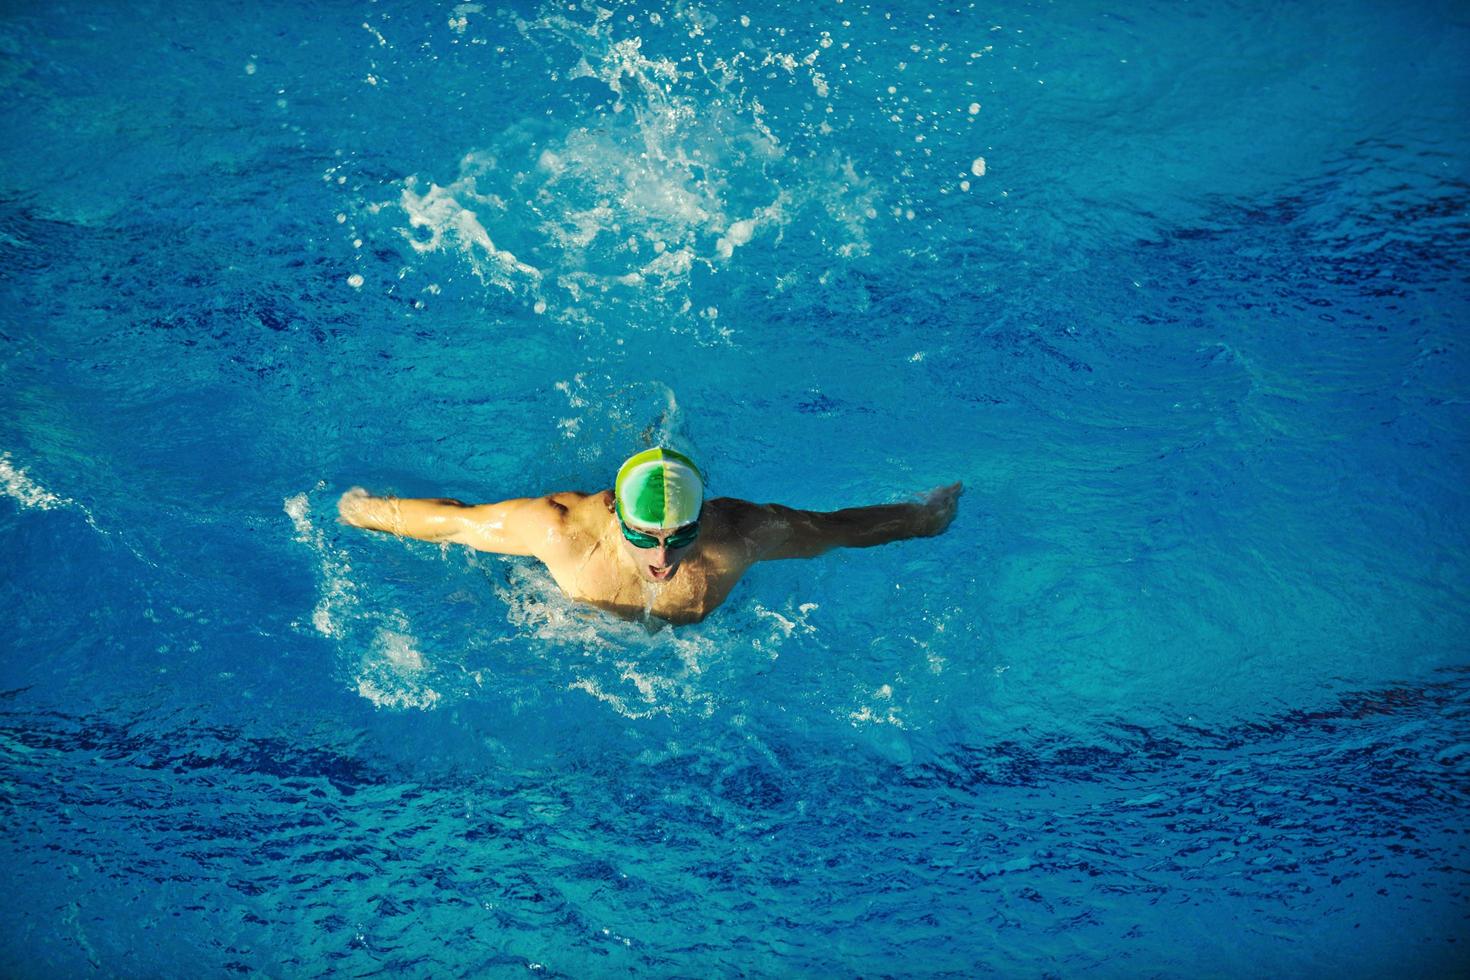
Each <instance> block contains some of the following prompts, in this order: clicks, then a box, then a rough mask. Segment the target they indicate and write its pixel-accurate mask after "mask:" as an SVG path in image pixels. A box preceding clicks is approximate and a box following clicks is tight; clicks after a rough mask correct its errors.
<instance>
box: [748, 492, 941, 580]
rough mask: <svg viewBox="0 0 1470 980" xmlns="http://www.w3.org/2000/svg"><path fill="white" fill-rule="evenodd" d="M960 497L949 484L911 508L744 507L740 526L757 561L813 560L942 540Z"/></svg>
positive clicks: (887, 505)
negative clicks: (939, 537)
mask: <svg viewBox="0 0 1470 980" xmlns="http://www.w3.org/2000/svg"><path fill="white" fill-rule="evenodd" d="M963 491H964V486H963V484H960V483H954V484H950V485H949V486H947V487H940V488H938V489H936V490H932V491H930V492H929V493H928V494H927V495H926V496H925V497H924V499H923V500H921V501H918V502H916V503H905V504H879V505H877V506H874V507H849V508H846V509H844V510H835V511H825V512H824V511H812V510H797V509H795V508H792V507H783V506H782V505H780V504H765V505H756V504H748V505H746V507H747V508H749V509H748V510H747V511H746V513H745V514H744V515H743V518H744V520H743V521H742V523H743V524H744V525H745V527H746V532H745V533H746V537H747V539H748V540H749V541H750V542H751V543H752V544H753V546H754V550H755V555H754V557H755V560H757V561H774V560H780V559H784V558H815V557H816V556H817V555H820V554H824V553H825V552H828V551H830V550H832V549H833V548H871V547H873V546H875V545H880V544H888V543H889V542H891V541H903V540H905V539H907V538H920V537H933V536H935V535H938V534H943V533H944V531H945V529H946V528H948V527H949V525H950V522H952V521H953V520H954V517H955V511H956V510H957V509H958V507H959V497H960V494H961V493H962V492H963Z"/></svg>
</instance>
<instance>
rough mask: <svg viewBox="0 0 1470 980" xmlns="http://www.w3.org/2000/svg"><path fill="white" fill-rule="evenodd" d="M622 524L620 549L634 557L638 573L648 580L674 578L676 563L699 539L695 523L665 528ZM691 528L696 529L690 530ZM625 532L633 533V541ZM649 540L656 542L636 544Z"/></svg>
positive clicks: (662, 580)
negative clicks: (644, 546)
mask: <svg viewBox="0 0 1470 980" xmlns="http://www.w3.org/2000/svg"><path fill="white" fill-rule="evenodd" d="M623 527H624V528H625V530H624V531H623V533H622V534H621V535H620V536H619V537H620V538H621V539H622V542H623V550H624V551H625V552H627V554H628V556H629V557H630V558H631V559H632V560H633V564H634V565H635V566H636V567H637V568H638V574H639V575H641V576H642V577H643V579H644V580H645V581H648V582H667V581H668V580H669V579H671V578H673V577H674V572H675V571H677V570H678V568H679V562H681V561H683V560H684V558H685V557H686V556H687V555H688V554H689V552H690V551H692V550H693V549H694V545H695V542H696V541H697V540H698V538H697V534H698V531H697V527H698V525H697V524H695V525H686V526H685V527H675V528H667V529H664V528H648V527H640V526H638V525H637V524H625V525H623ZM691 529H696V530H694V532H693V533H691ZM628 532H632V537H633V538H634V539H635V540H629V534H628ZM635 541H636V543H635ZM649 542H657V543H655V544H653V545H652V546H651V547H647V548H641V547H639V545H640V544H645V543H649Z"/></svg>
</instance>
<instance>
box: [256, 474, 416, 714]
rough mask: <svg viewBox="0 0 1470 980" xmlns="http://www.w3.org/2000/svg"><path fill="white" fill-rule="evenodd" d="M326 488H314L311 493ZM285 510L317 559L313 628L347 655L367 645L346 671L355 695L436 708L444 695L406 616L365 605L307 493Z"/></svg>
mask: <svg viewBox="0 0 1470 980" xmlns="http://www.w3.org/2000/svg"><path fill="white" fill-rule="evenodd" d="M324 488H325V485H324V484H318V485H317V487H316V489H315V491H313V492H319V491H321V490H323V489H324ZM349 492H352V491H349ZM356 492H361V491H356ZM283 509H284V510H285V512H286V515H287V516H288V517H290V518H291V525H292V527H293V528H294V529H295V531H296V540H297V541H298V542H300V543H302V544H304V545H306V546H307V547H308V548H309V549H310V550H311V551H312V553H313V554H315V556H316V559H317V565H318V574H319V578H320V583H319V597H318V599H317V604H316V608H315V609H313V610H312V614H311V625H312V628H313V629H315V630H316V631H317V632H318V633H320V634H321V635H322V636H325V637H327V638H328V639H331V640H334V641H336V643H337V644H338V647H339V649H340V650H342V652H343V653H344V654H347V655H349V656H351V655H353V654H355V653H356V651H357V650H359V649H362V648H363V647H364V646H365V647H366V652H364V653H363V654H362V655H361V657H360V658H359V659H358V661H357V663H356V664H355V665H354V666H353V667H351V668H350V670H351V672H352V678H351V680H352V683H353V685H354V686H355V687H356V689H357V693H358V694H360V695H361V696H362V697H364V698H367V699H368V700H369V701H371V702H372V703H373V704H374V705H376V706H377V707H379V708H387V709H391V710H399V711H401V710H407V709H411V708H412V709H418V710H421V711H427V710H431V709H433V708H435V707H437V706H438V705H439V704H440V703H441V702H442V701H443V696H442V695H441V694H440V692H439V691H437V690H435V689H434V688H433V687H432V686H430V680H431V679H432V678H433V676H434V671H433V670H432V668H431V666H430V665H429V663H428V661H427V660H426V659H425V658H424V655H423V654H422V653H421V652H420V651H419V641H418V639H417V638H416V637H415V636H414V635H413V631H412V627H411V625H410V624H409V621H408V617H407V616H405V615H404V614H403V612H402V611H401V610H397V609H392V610H389V611H387V612H381V611H377V610H373V609H365V608H364V607H363V606H364V604H363V602H362V600H361V598H360V597H359V595H358V590H357V587H356V585H355V584H354V583H353V581H352V577H351V575H352V564H351V562H350V561H349V560H348V558H347V555H346V553H345V552H343V551H341V550H340V549H337V548H334V547H332V545H331V544H330V543H329V542H328V540H327V536H326V534H325V533H324V532H323V531H322V530H321V528H319V527H317V526H316V524H315V523H314V522H313V521H312V518H311V502H310V499H309V498H308V496H307V494H305V493H298V494H296V495H295V496H294V497H288V498H286V500H285V501H284V502H283ZM368 631H371V632H370V633H369V632H368Z"/></svg>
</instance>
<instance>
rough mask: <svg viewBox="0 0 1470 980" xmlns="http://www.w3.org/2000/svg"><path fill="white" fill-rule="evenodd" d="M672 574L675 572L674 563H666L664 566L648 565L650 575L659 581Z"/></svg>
mask: <svg viewBox="0 0 1470 980" xmlns="http://www.w3.org/2000/svg"><path fill="white" fill-rule="evenodd" d="M672 574H674V566H672V565H666V566H663V567H659V566H658V565H649V566H648V577H649V578H651V579H655V580H657V581H659V582H662V581H664V580H665V579H667V578H668V577H669V576H670V575H672Z"/></svg>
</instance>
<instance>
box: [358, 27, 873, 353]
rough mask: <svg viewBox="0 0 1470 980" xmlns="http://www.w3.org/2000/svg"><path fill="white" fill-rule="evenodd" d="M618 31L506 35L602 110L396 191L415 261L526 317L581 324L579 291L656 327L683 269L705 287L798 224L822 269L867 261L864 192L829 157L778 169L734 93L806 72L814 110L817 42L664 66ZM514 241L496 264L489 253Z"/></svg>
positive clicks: (513, 139)
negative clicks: (649, 318) (496, 290)
mask: <svg viewBox="0 0 1470 980" xmlns="http://www.w3.org/2000/svg"><path fill="white" fill-rule="evenodd" d="M477 8H478V5H471V4H460V5H459V6H456V7H455V8H454V13H453V15H452V16H451V18H450V28H451V29H452V30H454V31H455V32H456V33H462V32H463V30H464V28H465V25H466V23H467V19H466V15H467V14H468V13H472V12H473V13H480V11H479V10H478V9H477ZM486 16H489V15H486ZM499 16H501V17H506V18H509V17H510V15H506V14H500V15H499ZM623 20H624V19H623V18H620V17H616V16H614V15H613V13H612V12H611V11H609V10H606V9H603V8H598V7H593V6H587V5H584V6H583V7H581V8H576V7H571V8H567V9H566V11H565V12H563V11H557V10H551V9H548V10H547V11H546V12H545V13H544V14H543V16H541V17H540V18H538V19H537V20H535V21H532V22H527V21H521V20H516V21H514V23H515V27H516V29H518V30H519V31H520V32H521V33H522V34H523V35H526V36H528V37H530V36H531V35H533V34H538V35H542V36H543V37H544V36H548V35H549V36H550V39H551V41H552V43H553V44H559V45H560V50H561V52H562V54H563V56H564V58H565V60H564V62H563V66H562V67H561V69H560V70H559V72H556V71H554V72H553V76H554V77H555V76H556V75H557V74H559V75H560V77H561V78H562V79H564V80H566V81H578V80H580V84H582V85H591V88H592V89H594V90H595V88H596V85H595V84H592V83H593V82H600V83H601V84H602V85H603V86H606V89H605V91H606V92H607V93H608V94H609V95H610V96H611V97H612V99H613V102H612V104H611V105H610V106H608V105H607V104H606V103H604V104H603V105H602V106H601V107H599V109H598V110H597V112H596V115H595V117H591V118H588V119H584V120H581V121H579V123H578V124H576V125H574V126H573V127H571V128H569V129H566V130H562V131H559V132H558V131H556V130H554V129H553V130H551V131H539V130H537V129H536V128H535V126H533V125H532V124H531V123H526V124H524V125H522V126H519V127H516V128H512V129H510V130H506V131H504V132H502V133H499V134H497V136H496V138H495V142H494V143H493V144H492V145H491V146H489V147H487V148H484V149H477V150H473V151H471V152H469V153H467V154H466V155H465V156H464V157H463V158H462V159H461V161H460V164H459V172H458V174H457V175H454V176H453V177H452V179H449V180H447V181H445V180H444V179H443V178H441V179H440V182H437V183H436V182H434V181H430V180H428V179H427V178H423V177H418V176H410V177H407V178H405V180H404V182H403V185H402V189H401V192H400V195H399V199H398V201H396V202H392V205H394V206H396V207H397V208H398V209H400V210H401V211H402V212H403V213H404V214H405V215H407V218H408V227H407V228H403V229H401V231H402V234H403V235H404V237H405V238H406V239H407V240H408V241H409V242H410V243H411V245H412V247H413V248H414V249H415V250H416V251H417V252H419V253H420V254H427V253H432V252H439V251H448V252H450V253H452V254H458V255H459V256H460V257H462V258H463V259H464V260H465V261H467V262H468V263H469V264H470V266H471V268H472V269H473V270H474V272H475V273H476V274H477V275H478V276H479V277H480V278H481V279H482V280H484V281H486V282H487V283H493V284H495V285H497V286H499V287H501V288H504V289H506V290H508V291H510V292H512V293H515V294H517V295H521V296H524V298H525V299H526V301H527V306H528V307H530V308H534V309H535V311H536V312H537V313H538V314H539V313H545V312H547V311H548V310H551V311H552V313H553V314H554V315H556V316H558V317H567V316H571V317H576V316H579V315H580V312H579V307H580V306H581V305H582V304H583V303H584V301H585V299H586V297H587V296H588V294H589V293H592V294H607V295H610V296H612V297H616V298H617V299H618V300H619V301H623V300H625V299H627V298H629V297H646V298H647V299H648V300H649V301H651V302H658V303H659V304H660V307H659V309H660V312H661V313H662V314H663V315H662V316H661V317H660V318H659V321H660V322H661V323H663V324H667V322H668V315H667V311H668V309H669V308H670V307H671V306H672V308H673V309H675V310H677V309H679V307H677V306H675V305H673V304H670V303H669V302H668V297H667V294H668V293H669V292H670V291H674V290H680V291H686V290H687V289H688V288H689V286H690V283H691V278H692V277H693V276H694V275H695V273H696V271H697V270H698V269H700V268H701V267H702V268H705V269H709V270H710V271H718V270H719V268H720V267H722V266H724V265H727V264H729V263H730V262H731V261H732V260H733V259H734V257H735V255H736V253H737V251H738V250H739V249H741V248H745V247H759V246H761V245H770V246H774V245H775V244H777V243H779V242H780V241H781V237H782V233H783V231H784V229H785V228H786V227H787V226H788V225H789V224H790V223H791V222H792V221H793V220H795V219H796V217H797V216H798V215H799V214H808V215H815V217H816V218H817V220H818V222H819V224H820V225H822V226H823V227H822V228H821V229H820V231H821V234H820V235H819V236H817V238H818V240H819V241H820V242H821V243H822V244H823V246H824V247H826V248H828V249H829V250H830V251H831V252H832V253H833V254H835V255H838V256H843V257H851V256H856V255H863V254H866V253H867V252H868V251H869V249H870V246H869V243H868V234H867V227H868V223H869V222H870V221H872V220H873V219H874V218H875V217H876V216H877V215H878V213H879V209H880V207H881V205H882V202H881V200H880V199H879V191H878V188H877V186H876V185H875V183H874V182H873V181H871V180H869V179H867V178H866V177H864V176H862V175H860V174H858V173H857V172H856V171H855V168H854V166H853V164H852V162H851V160H850V159H847V158H843V157H840V156H838V155H836V154H835V153H834V154H833V155H830V156H827V157H825V158H824V157H822V156H821V155H820V154H819V155H816V156H813V155H811V154H810V153H806V154H801V155H794V154H793V155H791V156H790V157H788V150H787V148H786V146H785V145H784V144H783V142H782V140H781V138H780V137H779V136H778V135H777V134H776V133H775V132H773V130H772V128H771V125H770V124H769V122H768V120H767V113H766V110H765V108H764V107H763V106H762V105H761V104H760V102H759V101H758V100H757V99H754V98H752V97H750V96H748V95H747V94H746V86H745V85H744V84H742V83H743V79H744V76H743V74H742V72H743V71H760V70H763V69H764V68H766V67H768V66H769V67H774V68H777V69H778V70H783V71H786V72H791V73H810V76H811V83H812V86H813V87H814V89H815V90H816V92H817V94H818V95H819V96H820V97H821V98H824V99H825V98H826V97H827V96H828V94H829V93H830V89H831V87H832V84H831V83H829V81H828V79H827V77H826V76H824V75H823V74H822V73H821V72H820V71H819V70H818V61H819V58H820V57H821V53H822V51H823V50H824V49H825V48H826V47H828V46H830V38H828V39H827V40H828V42H829V43H828V44H823V45H820V46H819V47H817V48H814V49H813V50H811V51H810V52H795V53H775V54H768V55H767V56H766V61H765V62H764V63H762V62H760V61H757V60H753V59H752V57H751V56H750V55H749V53H748V52H745V51H744V50H740V49H736V50H732V51H729V52H725V53H724V54H721V53H719V52H717V51H706V52H702V53H701V54H700V55H699V56H698V57H696V58H695V59H693V61H689V60H684V61H675V60H671V59H669V58H665V57H661V56H650V54H649V53H648V51H645V38H644V37H640V36H619V32H623V31H627V30H628V28H627V27H626V25H625V24H624V23H623ZM650 22H651V24H652V27H649V26H645V27H644V28H643V30H644V32H645V34H646V33H647V31H648V30H650V29H651V30H675V31H677V30H686V31H688V32H690V33H691V36H696V35H699V34H701V33H702V32H703V30H704V28H705V27H706V26H707V23H708V22H707V18H706V16H705V15H703V14H702V13H701V12H700V11H698V10H697V9H695V8H693V7H681V8H680V9H679V10H678V11H677V12H676V13H675V14H674V15H673V16H672V17H670V18H668V21H667V24H665V20H664V19H662V18H657V19H654V18H651V19H650ZM676 22H677V23H676ZM649 40H650V41H654V40H656V38H649ZM537 43H538V45H540V46H545V43H544V42H543V41H542V39H541V38H537ZM653 46H654V44H653V43H650V44H648V45H647V47H649V48H652V47H653ZM553 50H555V49H554V48H553ZM548 125H552V124H548ZM385 206H390V205H389V204H388V202H384V203H380V204H378V205H376V206H374V207H375V208H376V209H381V208H383V207H385ZM512 236H514V248H513V249H507V248H506V247H505V244H504V242H503V241H500V239H509V238H511V237H512ZM517 253H520V254H519V255H518V254H517ZM553 291H559V292H560V294H561V297H560V300H558V297H557V295H556V292H553ZM558 307H560V309H558ZM686 312H687V311H686ZM714 332H715V333H716V334H719V335H721V336H724V335H726V334H728V333H729V328H727V327H724V326H716V327H715V328H714Z"/></svg>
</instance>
